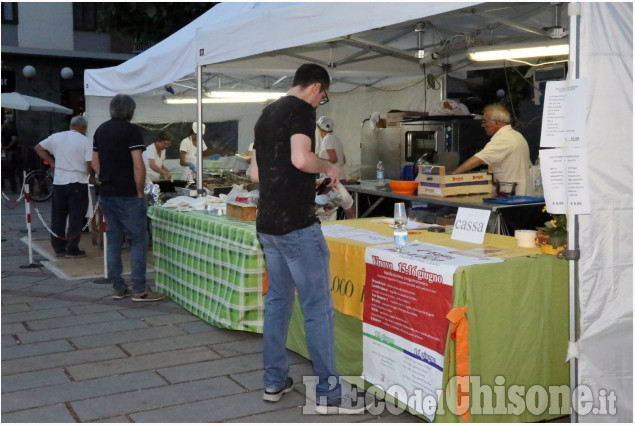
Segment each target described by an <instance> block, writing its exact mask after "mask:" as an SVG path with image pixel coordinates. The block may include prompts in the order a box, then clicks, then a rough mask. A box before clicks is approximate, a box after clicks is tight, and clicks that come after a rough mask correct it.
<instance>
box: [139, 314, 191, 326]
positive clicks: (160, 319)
mask: <svg viewBox="0 0 635 425" xmlns="http://www.w3.org/2000/svg"><path fill="white" fill-rule="evenodd" d="M199 320H201V319H199V318H198V317H196V316H194V315H193V314H162V315H155V316H148V317H146V318H145V321H146V322H147V323H149V324H150V325H152V326H160V325H165V324H176V323H184V322H198V321H199Z"/></svg>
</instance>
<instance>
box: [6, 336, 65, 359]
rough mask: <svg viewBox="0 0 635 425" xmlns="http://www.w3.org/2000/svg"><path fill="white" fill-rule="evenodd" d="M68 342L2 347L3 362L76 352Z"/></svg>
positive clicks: (61, 340)
mask: <svg viewBox="0 0 635 425" xmlns="http://www.w3.org/2000/svg"><path fill="white" fill-rule="evenodd" d="M74 350H75V348H73V347H72V346H71V345H70V344H69V343H68V341H66V340H63V339H57V340H54V341H45V342H36V343H33V344H20V345H16V346H15V347H2V360H3V361H4V360H9V359H18V358H24V357H33V356H40V355H43V354H51V353H59V352H63V351H74Z"/></svg>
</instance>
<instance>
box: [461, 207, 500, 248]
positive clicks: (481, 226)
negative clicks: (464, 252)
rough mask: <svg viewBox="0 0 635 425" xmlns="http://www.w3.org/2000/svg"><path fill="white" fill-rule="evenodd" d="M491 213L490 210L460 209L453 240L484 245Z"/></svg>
mask: <svg viewBox="0 0 635 425" xmlns="http://www.w3.org/2000/svg"><path fill="white" fill-rule="evenodd" d="M490 213H491V211H490V210H478V209H475V208H459V210H458V211H457V213H456V220H455V221H454V228H453V229H452V237H451V239H454V240H456V241H463V242H471V243H478V244H482V243H483V238H484V237H485V230H487V222H488V221H489V215H490Z"/></svg>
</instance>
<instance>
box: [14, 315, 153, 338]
mask: <svg viewBox="0 0 635 425" xmlns="http://www.w3.org/2000/svg"><path fill="white" fill-rule="evenodd" d="M9 326H10V325H9ZM140 328H146V329H147V325H146V324H145V323H143V322H142V321H140V320H116V321H113V322H107V323H93V324H90V325H77V326H68V327H65V328H60V329H46V330H41V331H31V332H19V331H15V332H12V333H17V334H18V337H19V338H20V340H21V341H22V342H25V343H31V342H37V341H50V340H53V339H65V338H73V337H77V336H84V335H100V334H104V333H112V332H118V331H126V330H130V329H140ZM22 330H23V331H24V328H22Z"/></svg>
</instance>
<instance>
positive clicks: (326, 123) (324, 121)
mask: <svg viewBox="0 0 635 425" xmlns="http://www.w3.org/2000/svg"><path fill="white" fill-rule="evenodd" d="M317 126H318V127H320V128H321V129H322V130H324V131H333V129H334V128H335V123H334V122H333V120H332V119H330V118H329V117H327V116H321V117H320V119H319V120H317Z"/></svg>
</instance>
